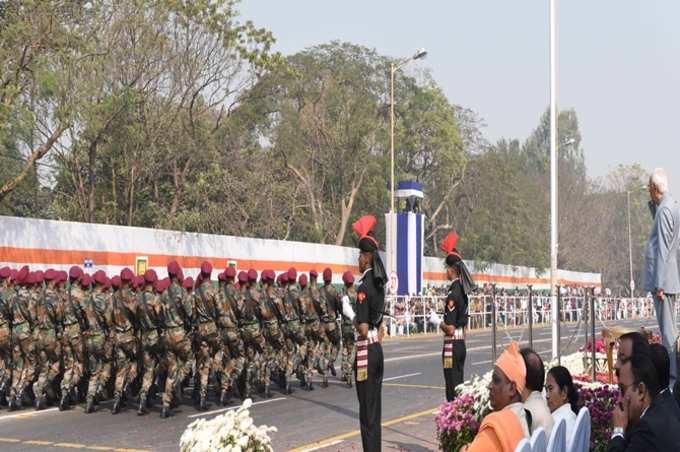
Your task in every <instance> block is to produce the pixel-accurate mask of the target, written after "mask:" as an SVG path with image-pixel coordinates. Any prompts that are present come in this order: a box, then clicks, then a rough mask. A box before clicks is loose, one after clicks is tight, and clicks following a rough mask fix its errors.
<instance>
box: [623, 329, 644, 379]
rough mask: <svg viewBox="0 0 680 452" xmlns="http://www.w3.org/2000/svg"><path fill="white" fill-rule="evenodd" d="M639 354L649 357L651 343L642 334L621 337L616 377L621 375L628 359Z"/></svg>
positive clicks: (634, 333)
mask: <svg viewBox="0 0 680 452" xmlns="http://www.w3.org/2000/svg"><path fill="white" fill-rule="evenodd" d="M639 354H643V355H647V356H649V341H647V338H645V337H644V336H643V335H642V333H638V332H633V333H626V334H623V335H622V336H621V337H619V351H618V352H617V353H616V363H614V369H615V370H616V375H617V376H618V375H619V369H620V368H621V365H622V364H623V363H624V362H625V361H626V360H627V359H630V357H631V356H633V355H639Z"/></svg>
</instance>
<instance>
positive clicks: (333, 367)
mask: <svg viewBox="0 0 680 452" xmlns="http://www.w3.org/2000/svg"><path fill="white" fill-rule="evenodd" d="M328 370H330V371H331V375H333V376H334V377H337V376H338V374H337V373H336V372H335V366H334V365H333V363H331V364H329V365H328Z"/></svg>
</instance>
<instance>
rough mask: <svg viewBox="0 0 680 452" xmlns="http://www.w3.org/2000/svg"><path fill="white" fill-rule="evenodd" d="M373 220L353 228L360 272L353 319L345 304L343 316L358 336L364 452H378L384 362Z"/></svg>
mask: <svg viewBox="0 0 680 452" xmlns="http://www.w3.org/2000/svg"><path fill="white" fill-rule="evenodd" d="M375 224H376V220H375V217H374V216H372V215H367V216H364V217H362V218H360V219H359V220H358V221H357V222H356V223H354V225H353V226H352V230H353V231H354V232H355V233H357V234H358V235H359V271H360V272H362V276H361V280H360V285H359V288H358V289H357V304H356V317H354V313H353V312H352V311H351V307H350V306H349V305H348V303H344V304H343V313H344V312H345V311H347V313H348V314H349V317H350V318H351V317H354V328H355V330H356V333H357V341H356V346H357V355H356V364H355V369H356V370H355V381H356V387H357V397H358V399H359V419H360V425H361V443H362V445H363V448H364V451H368V452H372V451H380V443H381V432H380V419H381V416H382V412H381V411H382V410H381V402H382V380H383V370H384V359H383V351H382V346H381V345H380V341H381V340H382V338H383V335H384V331H383V325H382V320H383V312H384V310H385V282H386V280H387V276H386V274H385V268H384V266H383V263H382V260H381V259H380V255H379V254H378V240H376V238H375V237H374V235H373V228H374V227H375Z"/></svg>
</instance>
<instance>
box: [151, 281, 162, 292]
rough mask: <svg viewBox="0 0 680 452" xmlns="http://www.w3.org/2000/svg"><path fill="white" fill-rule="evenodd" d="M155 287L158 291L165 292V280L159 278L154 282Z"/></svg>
mask: <svg viewBox="0 0 680 452" xmlns="http://www.w3.org/2000/svg"><path fill="white" fill-rule="evenodd" d="M153 288H154V290H155V291H156V292H157V293H163V291H164V290H165V280H164V279H157V280H156V281H155V282H154V284H153Z"/></svg>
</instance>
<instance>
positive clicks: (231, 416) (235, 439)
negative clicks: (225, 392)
mask: <svg viewBox="0 0 680 452" xmlns="http://www.w3.org/2000/svg"><path fill="white" fill-rule="evenodd" d="M252 404H253V401H252V400H251V399H246V400H245V401H244V402H243V405H241V407H239V408H238V409H236V410H229V411H227V412H226V413H224V414H222V415H220V416H217V417H215V418H213V419H210V420H206V419H198V420H196V421H194V422H192V423H191V424H189V426H188V427H187V428H186V430H185V431H184V433H183V434H182V437H181V438H180V440H179V447H180V451H181V452H211V451H219V452H241V451H255V452H272V451H273V450H274V449H273V448H272V443H271V438H269V433H270V432H276V431H277V430H276V427H268V426H266V425H262V426H260V427H258V426H256V425H255V424H254V423H253V419H252V418H251V417H250V411H249V408H250V407H251V406H252Z"/></svg>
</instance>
